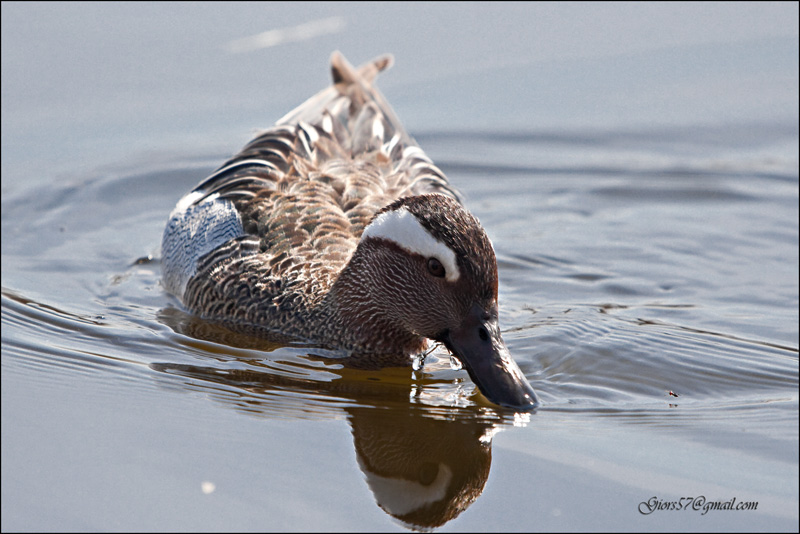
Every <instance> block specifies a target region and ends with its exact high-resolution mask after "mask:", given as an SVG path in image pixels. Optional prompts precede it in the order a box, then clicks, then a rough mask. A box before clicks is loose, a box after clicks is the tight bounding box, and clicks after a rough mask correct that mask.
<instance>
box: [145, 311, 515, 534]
mask: <svg viewBox="0 0 800 534" xmlns="http://www.w3.org/2000/svg"><path fill="white" fill-rule="evenodd" d="M173 314H174V315H177V316H173V317H168V316H163V315H162V320H164V322H167V323H171V324H170V326H171V327H173V329H175V330H176V331H179V332H181V333H183V334H187V335H190V336H191V337H192V338H194V340H197V339H200V340H205V341H213V342H214V343H220V342H221V343H224V344H225V345H226V347H224V349H225V350H221V349H223V347H221V346H219V345H209V344H206V343H203V342H202V341H201V342H200V343H201V345H202V348H203V349H205V350H208V351H209V354H208V357H209V362H210V363H209V365H208V366H202V365H185V364H171V363H154V364H151V367H152V368H153V369H155V370H157V371H159V372H162V373H166V374H169V375H172V376H179V377H184V378H188V379H191V381H190V382H189V381H187V382H186V385H187V386H189V385H191V389H193V390H196V389H197V387H198V383H197V380H198V379H199V380H201V381H202V382H201V384H202V383H203V382H205V383H209V385H213V389H215V390H218V389H219V388H218V385H225V386H226V387H228V388H235V389H236V394H235V395H231V396H230V397H226V396H220V395H215V398H218V399H229V400H230V401H231V403H232V404H233V405H234V406H235V407H237V408H241V409H244V410H246V411H247V412H250V413H252V412H253V411H257V412H259V413H264V414H267V415H270V414H274V415H281V416H284V417H285V416H286V415H290V416H291V415H293V414H296V415H297V416H298V417H304V418H308V417H309V416H311V417H315V416H318V417H331V416H336V415H339V414H341V413H342V412H345V413H346V414H347V416H348V420H349V422H350V425H351V427H352V432H353V442H354V444H355V451H356V456H357V459H358V465H359V467H360V468H361V470H362V471H363V472H364V475H365V477H366V482H367V484H368V486H369V488H370V489H371V490H372V493H373V494H374V496H375V500H376V502H377V504H378V506H380V508H381V509H383V510H384V511H385V512H386V513H388V514H389V515H391V516H392V517H394V518H395V519H397V520H398V521H400V522H401V523H402V524H404V525H405V526H407V527H409V528H412V529H415V530H420V529H421V530H428V529H432V528H436V527H438V526H441V525H443V524H444V523H446V522H447V521H449V520H451V519H453V518H455V517H456V516H458V515H459V514H460V513H461V512H463V511H464V510H466V509H467V508H468V507H469V506H470V505H471V504H472V503H473V502H474V501H475V499H477V498H478V497H479V496H480V495H481V492H482V491H483V488H484V486H485V484H486V480H487V479H488V477H489V468H490V465H491V460H492V451H491V442H492V436H493V434H494V433H495V432H496V431H497V430H498V429H499V428H500V427H501V426H503V425H506V424H509V422H510V421H512V420H513V414H508V413H505V412H503V411H500V409H495V408H493V407H489V406H487V405H485V404H478V403H475V402H471V401H470V402H461V403H460V404H461V405H459V406H452V404H453V401H452V397H453V393H452V391H453V389H454V388H455V387H456V386H454V385H453V384H452V380H450V381H441V380H440V381H436V380H434V379H433V378H431V377H430V376H427V375H426V376H423V377H420V376H419V374H418V377H417V378H414V377H413V376H412V371H411V369H410V368H406V369H398V368H390V369H384V370H381V371H369V370H361V369H350V368H347V367H346V366H343V365H340V364H336V363H333V364H330V363H329V364H322V363H320V362H321V361H322V360H321V359H320V358H319V357H316V356H311V355H309V356H299V355H297V353H298V352H300V351H298V350H296V349H295V351H294V354H289V355H288V356H286V357H285V358H284V357H280V356H276V355H277V354H278V353H280V351H279V352H278V353H275V352H273V353H272V354H269V353H253V352H252V351H250V350H248V351H242V350H241V349H242V348H245V349H254V348H260V349H262V350H264V349H265V348H267V346H265V342H264V340H262V339H255V338H252V337H250V336H243V335H241V334H237V333H233V332H231V331H230V330H228V329H225V328H221V327H219V326H216V325H209V324H208V323H205V322H203V321H199V320H195V319H192V318H189V317H187V316H185V315H184V314H182V313H180V312H177V314H175V312H173ZM175 319H179V321H177V322H176V321H175ZM194 340H185V341H186V342H187V344H190V345H194V344H195V341H194ZM256 345H258V346H256ZM237 347H238V348H237ZM195 348H200V347H198V346H195ZM228 348H230V350H228ZM270 348H272V349H274V346H272V347H270ZM308 351H309V352H313V351H312V350H311V349H309V350H308ZM237 353H240V354H241V358H236V359H235V360H234V359H233V357H232V356H231V354H234V355H235V354H237ZM223 354H224V356H223ZM256 354H260V355H261V356H262V357H263V359H258V358H256V356H255V355H256ZM282 354H283V353H282ZM243 360H244V361H245V362H246V367H247V368H245V369H242V368H231V366H230V365H225V364H226V363H227V362H230V361H236V362H237V367H240V364H241V363H242V361H243ZM321 366H322V367H321ZM287 391H290V392H291V393H292V394H291V395H286V392H287ZM298 393H300V394H301V395H298ZM303 393H306V394H307V400H306V401H305V405H303V404H304V400H303V397H304V396H303V395H302V394H303ZM298 403H299V404H300V405H298ZM276 411H279V412H281V413H279V414H276Z"/></svg>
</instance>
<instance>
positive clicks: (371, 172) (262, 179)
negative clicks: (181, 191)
mask: <svg viewBox="0 0 800 534" xmlns="http://www.w3.org/2000/svg"><path fill="white" fill-rule="evenodd" d="M331 64H332V72H333V80H334V84H333V85H332V86H331V87H329V88H327V89H325V90H324V91H322V92H320V93H318V94H317V95H315V96H314V97H312V98H311V99H309V100H308V101H307V102H305V103H304V104H303V105H301V106H300V107H298V108H297V109H295V110H294V111H292V112H291V113H289V114H288V115H287V116H285V117H284V118H283V119H281V120H280V121H278V123H277V124H276V126H275V127H273V128H271V129H269V130H266V131H265V132H263V133H261V134H260V135H259V136H258V137H256V138H255V139H254V140H253V141H252V142H250V143H249V144H248V145H247V146H246V147H245V148H244V149H243V150H242V151H241V152H239V154H237V155H236V156H235V157H234V158H232V159H231V160H230V161H228V162H227V163H226V164H225V165H223V166H222V167H221V168H220V169H219V170H217V171H216V172H215V173H214V174H212V175H211V176H210V177H209V178H207V179H206V180H204V181H203V182H202V183H201V184H200V185H198V186H197V187H196V188H195V189H194V191H192V192H191V193H190V194H188V195H187V196H185V197H184V198H183V199H182V200H181V201H180V202H179V203H178V205H177V206H176V208H175V210H174V211H173V213H172V214H171V216H170V221H169V223H168V225H167V228H166V229H165V232H164V239H163V243H162V262H163V269H164V283H165V285H166V287H167V289H168V290H169V291H170V292H172V293H174V294H175V295H177V296H178V297H179V298H181V299H182V301H183V302H184V304H185V305H186V306H187V307H188V308H189V309H191V310H192V311H194V312H196V313H200V314H202V315H204V316H207V317H211V318H218V319H224V320H228V321H232V322H243V323H248V324H255V325H261V326H265V327H267V328H269V329H271V330H276V331H281V332H284V333H286V334H290V335H292V334H293V335H299V336H302V335H304V333H305V329H306V327H299V326H298V324H299V323H304V322H307V321H306V320H305V317H306V316H307V314H308V310H310V309H313V308H314V306H315V305H316V304H318V302H319V300H320V299H321V298H322V297H323V296H324V295H325V293H326V292H327V290H328V289H329V288H330V287H331V285H332V284H333V282H334V281H335V279H336V277H337V276H338V274H339V273H340V272H341V270H342V269H343V267H344V266H345V265H346V264H347V262H348V261H349V259H350V257H351V256H352V254H353V252H354V251H355V249H356V247H357V245H358V241H359V238H360V236H361V233H362V231H363V230H364V228H365V227H366V226H367V224H368V223H369V222H370V220H371V219H372V217H373V216H374V214H375V213H376V212H377V211H378V210H380V209H381V208H383V207H384V206H386V205H388V204H390V203H391V202H393V201H394V200H396V199H398V198H402V197H406V196H414V195H420V194H425V193H434V192H435V193H442V194H446V195H449V196H453V197H456V198H457V193H456V192H455V191H454V189H453V188H452V187H451V186H450V185H449V184H448V182H447V180H446V178H445V177H444V175H443V174H442V173H441V171H440V170H439V169H438V168H437V167H436V166H434V165H433V164H432V163H431V161H430V160H429V159H428V158H427V156H426V155H425V154H424V153H423V152H422V150H421V149H420V148H419V147H418V146H417V145H416V143H415V142H414V140H413V139H412V138H411V137H410V136H409V135H408V134H407V133H406V132H405V130H404V129H403V127H402V125H401V124H400V122H399V121H398V120H397V118H396V116H395V115H394V113H393V111H392V110H391V108H390V106H389V105H388V104H387V103H386V101H385V100H384V98H383V96H382V95H381V94H380V92H379V91H378V90H377V89H376V88H374V87H373V86H372V81H373V80H374V78H375V76H376V75H377V73H378V72H380V71H381V70H383V69H385V68H386V67H387V66H388V65H389V64H390V58H388V57H384V58H380V59H378V60H375V61H373V62H371V63H369V64H367V65H364V66H362V67H360V68H359V69H358V70H355V69H353V68H352V67H351V66H350V65H349V64H348V63H347V62H346V60H345V59H344V58H343V57H342V56H341V55H340V54H338V53H335V54H334V55H333V56H332V58H331ZM315 328H319V325H317V326H315Z"/></svg>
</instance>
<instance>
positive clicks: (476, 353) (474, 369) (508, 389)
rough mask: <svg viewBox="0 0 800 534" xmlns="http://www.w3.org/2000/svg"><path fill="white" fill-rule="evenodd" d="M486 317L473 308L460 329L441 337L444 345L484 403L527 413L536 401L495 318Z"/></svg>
mask: <svg viewBox="0 0 800 534" xmlns="http://www.w3.org/2000/svg"><path fill="white" fill-rule="evenodd" d="M487 316H489V314H487V313H486V312H485V311H484V310H483V308H481V307H480V306H479V305H477V304H476V305H473V307H472V309H471V310H470V312H469V315H468V316H467V317H466V318H465V319H464V321H463V322H462V323H461V326H459V327H458V328H456V329H451V330H448V331H447V332H446V333H445V335H444V339H443V341H444V344H445V345H446V346H447V348H448V349H449V350H450V352H452V353H453V355H454V356H456V357H457V358H458V359H459V360H461V363H463V364H464V367H466V368H467V372H468V373H469V376H470V378H472V381H473V382H475V384H476V385H477V386H478V389H480V390H481V393H483V395H484V396H485V397H486V398H487V399H489V400H490V401H492V402H493V403H495V404H498V405H500V406H505V407H507V408H513V409H515V410H531V409H533V408H535V407H536V406H538V405H539V399H538V398H537V397H536V393H535V392H534V391H533V388H532V387H531V385H530V383H529V382H528V379H527V378H525V375H524V374H523V373H522V370H521V369H520V368H519V366H518V365H517V362H515V361H514V359H513V358H512V357H511V353H509V352H508V349H507V348H506V344H505V343H504V342H503V338H502V337H501V336H500V327H499V325H498V323H497V317H496V314H492V316H491V317H489V318H487Z"/></svg>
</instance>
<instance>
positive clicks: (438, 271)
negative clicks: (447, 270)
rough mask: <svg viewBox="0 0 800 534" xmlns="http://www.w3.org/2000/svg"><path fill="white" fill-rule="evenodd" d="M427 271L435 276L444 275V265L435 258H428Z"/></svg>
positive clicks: (440, 276) (441, 276)
mask: <svg viewBox="0 0 800 534" xmlns="http://www.w3.org/2000/svg"><path fill="white" fill-rule="evenodd" d="M428 272H429V273H431V274H432V275H433V276H435V277H436V278H443V277H444V265H442V262H440V261H439V260H437V259H436V258H430V259H428Z"/></svg>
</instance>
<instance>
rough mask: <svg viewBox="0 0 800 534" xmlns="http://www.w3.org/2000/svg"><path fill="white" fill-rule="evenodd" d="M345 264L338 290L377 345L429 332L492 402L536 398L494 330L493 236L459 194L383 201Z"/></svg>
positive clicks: (402, 342)
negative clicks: (344, 280) (385, 203)
mask: <svg viewBox="0 0 800 534" xmlns="http://www.w3.org/2000/svg"><path fill="white" fill-rule="evenodd" d="M347 271H349V276H348V277H347V278H348V280H349V282H347V283H346V285H347V286H348V287H347V288H346V290H345V291H340V292H339V293H340V295H342V296H343V297H344V294H343V293H345V292H346V293H347V295H348V297H346V298H347V300H348V301H349V305H348V307H349V309H350V310H351V311H352V312H354V313H352V314H351V315H350V320H351V325H352V324H353V323H359V324H364V325H368V326H365V327H364V328H363V329H362V331H363V332H365V333H367V335H369V336H370V337H372V338H374V337H375V336H380V341H385V342H386V344H384V345H383V349H385V350H390V349H391V347H390V346H389V344H394V345H395V346H397V348H401V347H402V348H404V349H405V350H408V349H409V348H412V349H413V348H414V344H415V343H416V347H420V346H421V344H422V338H429V339H433V340H435V341H438V342H441V343H443V344H444V345H445V346H446V347H447V348H448V350H450V352H451V353H452V354H453V355H454V356H455V357H457V358H458V359H459V360H460V361H461V362H462V364H463V365H464V367H466V369H467V371H468V372H469V375H470V377H471V378H472V380H473V381H474V382H475V384H477V386H478V388H479V389H480V390H481V392H482V393H483V395H484V396H485V397H487V398H488V399H489V400H490V401H492V402H493V403H495V404H499V405H501V406H506V407H510V408H515V409H521V410H526V409H531V408H533V407H535V406H536V405H537V404H538V400H537V398H536V394H535V393H534V391H533V388H531V386H530V384H529V383H528V380H527V379H526V378H525V375H523V373H522V371H521V370H520V368H519V367H518V366H517V364H516V362H514V360H513V359H512V357H511V354H510V353H509V351H508V349H507V348H506V345H505V343H504V342H503V338H502V337H501V335H500V327H499V324H498V306H497V260H496V259H495V254H494V249H493V248H492V244H491V242H490V241H489V238H488V237H487V236H486V232H484V230H483V228H482V227H481V225H480V223H479V222H478V220H477V219H476V218H475V217H474V216H473V215H472V214H470V213H469V212H468V211H466V210H465V209H464V208H463V207H462V206H461V204H460V203H458V202H457V201H456V200H454V199H453V198H451V197H449V196H445V195H440V194H429V195H420V196H414V197H406V198H403V199H400V200H398V201H396V202H394V203H392V204H390V205H388V206H386V207H385V208H383V209H382V210H380V211H379V212H378V213H377V214H376V215H375V217H374V218H373V219H372V221H371V222H370V223H369V224H368V225H367V227H366V228H365V229H364V231H363V233H362V235H361V240H360V242H359V245H358V249H357V250H356V252H355V254H354V255H353V258H352V259H351V261H350V264H349V265H348V268H347ZM340 281H341V280H340ZM340 289H345V288H340ZM356 328H359V327H356ZM376 329H377V330H378V331H376Z"/></svg>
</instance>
